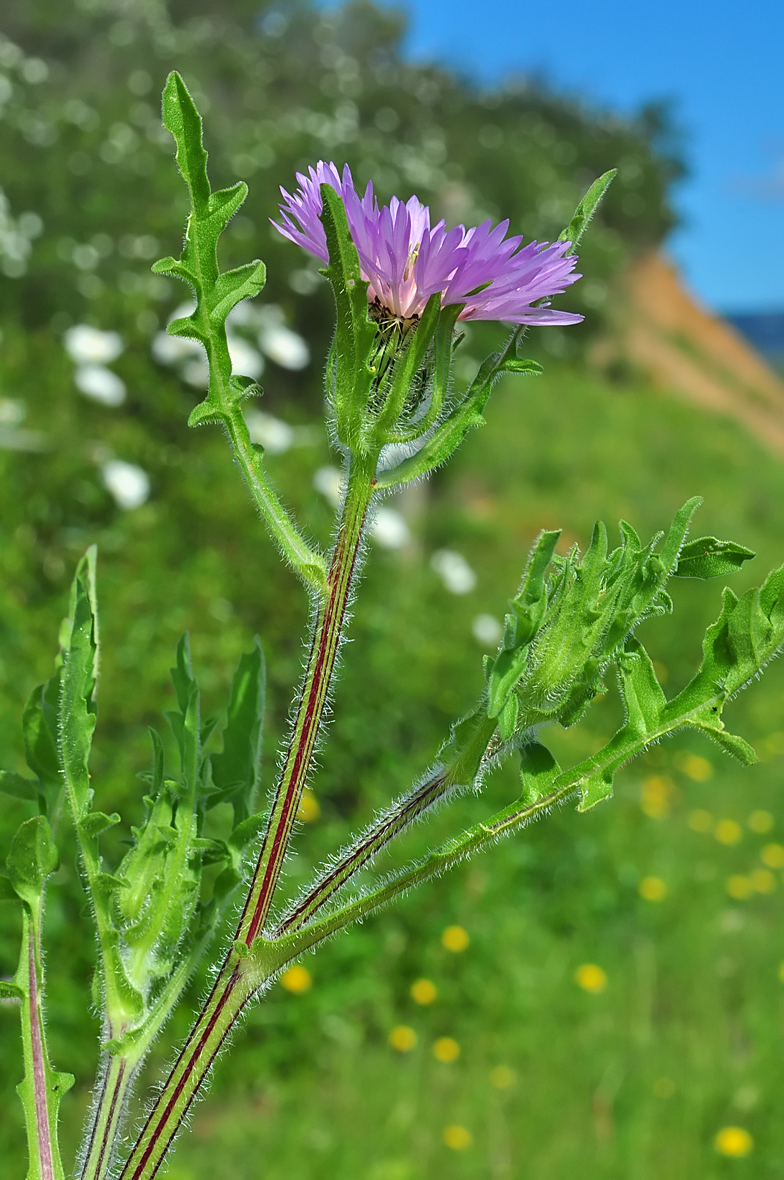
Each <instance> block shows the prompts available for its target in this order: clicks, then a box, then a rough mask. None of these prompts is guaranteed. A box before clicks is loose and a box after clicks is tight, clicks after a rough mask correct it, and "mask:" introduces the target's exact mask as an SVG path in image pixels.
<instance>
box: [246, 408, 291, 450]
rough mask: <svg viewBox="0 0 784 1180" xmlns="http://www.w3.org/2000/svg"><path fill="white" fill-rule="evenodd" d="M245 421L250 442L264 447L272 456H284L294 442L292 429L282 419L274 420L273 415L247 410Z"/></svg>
mask: <svg viewBox="0 0 784 1180" xmlns="http://www.w3.org/2000/svg"><path fill="white" fill-rule="evenodd" d="M245 421H246V422H247V424H248V433H249V434H250V441H251V442H254V443H258V444H259V446H261V447H264V450H265V451H267V452H268V453H269V454H270V455H280V454H282V453H283V451H287V450H288V449H289V447H290V446H291V445H292V444H293V442H294V431H293V429H292V427H291V426H289V424H288V422H281V420H280V418H273V416H272V414H265V413H264V412H263V411H262V410H252V409H251V410H246V411H245Z"/></svg>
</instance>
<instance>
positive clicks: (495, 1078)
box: [490, 1065, 515, 1090]
mask: <svg viewBox="0 0 784 1180" xmlns="http://www.w3.org/2000/svg"><path fill="white" fill-rule="evenodd" d="M514 1080H515V1075H514V1070H513V1069H510V1068H509V1066H508V1065H496V1066H495V1067H494V1068H493V1069H491V1070H490V1085H491V1086H495V1088H496V1090H506V1089H507V1088H508V1087H509V1086H511V1085H512V1083H513V1082H514Z"/></svg>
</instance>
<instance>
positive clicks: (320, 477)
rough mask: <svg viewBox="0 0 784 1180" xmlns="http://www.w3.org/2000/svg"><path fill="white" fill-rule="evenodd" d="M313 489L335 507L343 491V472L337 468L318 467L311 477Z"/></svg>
mask: <svg viewBox="0 0 784 1180" xmlns="http://www.w3.org/2000/svg"><path fill="white" fill-rule="evenodd" d="M313 487H314V488H315V489H316V491H317V492H321V494H322V496H326V498H327V499H328V500H329V502H330V504H333V505H335V506H336V507H337V505H338V504H339V503H340V494H341V492H342V490H343V472H342V471H338V469H337V467H319V469H318V471H317V472H316V474H315V475H314V476H313Z"/></svg>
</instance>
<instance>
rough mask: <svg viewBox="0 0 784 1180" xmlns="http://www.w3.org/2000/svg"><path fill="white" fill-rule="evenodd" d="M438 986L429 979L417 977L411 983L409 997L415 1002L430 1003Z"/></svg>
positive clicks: (435, 994) (436, 993) (436, 992)
mask: <svg viewBox="0 0 784 1180" xmlns="http://www.w3.org/2000/svg"><path fill="white" fill-rule="evenodd" d="M437 995H438V988H437V987H436V985H435V984H434V983H432V982H431V981H430V980H429V979H417V980H415V982H414V983H412V984H411V998H412V999H413V1000H414V1002H415V1003H417V1004H432V1003H433V1001H434V1000H435V998H436V996H437Z"/></svg>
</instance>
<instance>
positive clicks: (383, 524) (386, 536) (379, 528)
mask: <svg viewBox="0 0 784 1180" xmlns="http://www.w3.org/2000/svg"><path fill="white" fill-rule="evenodd" d="M370 534H371V536H372V538H373V540H374V541H378V543H379V545H382V546H383V548H384V549H402V548H403V546H404V545H407V544H408V542H409V541H410V540H411V532H410V530H409V527H408V525H407V524H406V521H405V518H404V517H403V516H401V514H400V513H399V512H396V511H395V509H394V508H379V510H378V511H377V512H376V517H375V520H374V521H373V523H372V525H371V527H370Z"/></svg>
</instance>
